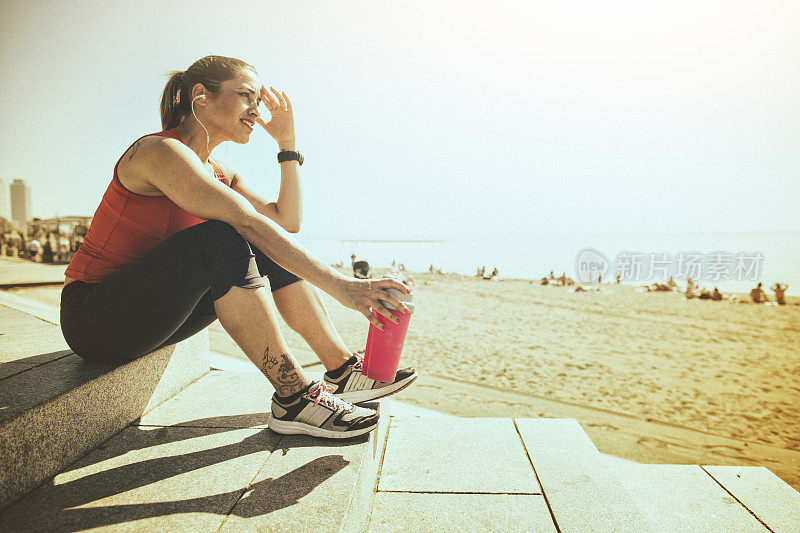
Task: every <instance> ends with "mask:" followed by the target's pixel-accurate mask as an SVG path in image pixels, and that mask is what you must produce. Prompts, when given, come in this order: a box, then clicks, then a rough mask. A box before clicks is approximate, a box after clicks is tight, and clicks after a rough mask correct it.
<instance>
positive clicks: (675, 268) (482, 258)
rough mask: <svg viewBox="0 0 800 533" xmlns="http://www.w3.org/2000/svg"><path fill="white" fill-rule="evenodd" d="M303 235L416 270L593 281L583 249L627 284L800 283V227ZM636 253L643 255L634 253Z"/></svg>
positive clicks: (326, 249) (340, 252)
mask: <svg viewBox="0 0 800 533" xmlns="http://www.w3.org/2000/svg"><path fill="white" fill-rule="evenodd" d="M298 238H299V240H300V241H301V242H302V243H303V244H304V245H306V246H307V247H308V248H309V250H310V251H311V252H312V253H313V254H314V255H317V256H319V257H320V258H322V259H324V260H325V261H326V262H329V263H331V264H333V263H338V262H340V261H341V262H342V263H343V264H345V265H349V263H348V261H349V260H350V255H351V254H355V255H356V259H357V260H366V261H368V262H369V263H370V265H371V266H372V267H376V268H388V267H390V266H391V263H392V261H395V263H396V264H400V263H402V264H404V266H405V267H406V269H407V270H409V271H412V272H425V271H428V269H429V267H430V266H431V265H432V266H433V267H434V269H441V270H442V271H443V272H445V273H457V274H463V275H474V274H475V273H476V270H477V269H478V268H479V267H482V266H486V267H487V272H490V271H491V270H492V269H494V268H497V269H498V270H499V273H500V274H499V275H500V277H506V278H516V279H532V280H536V279H540V278H541V277H543V276H547V275H548V274H549V272H550V271H551V270H552V271H553V272H554V274H555V275H556V276H559V275H561V273H565V274H566V275H567V276H568V277H571V278H572V279H574V280H576V281H579V282H581V281H583V282H588V281H589V279H588V278H587V277H586V275H585V272H584V273H583V274H581V271H580V270H579V265H578V261H579V256H580V255H581V254H582V252H584V251H586V250H589V251H591V252H593V253H596V254H599V255H600V256H601V257H602V258H603V259H605V260H606V262H607V263H608V267H607V270H606V274H605V275H604V276H603V281H613V280H614V277H615V275H616V273H617V272H620V273H621V274H622V278H623V279H622V283H626V284H635V285H647V284H651V283H653V282H657V281H666V279H667V278H668V277H669V276H670V275H671V276H673V277H674V279H675V280H676V281H677V282H678V283H679V284H685V280H686V278H687V277H689V276H687V274H692V273H695V274H696V273H697V272H700V275H699V276H697V275H695V276H691V277H693V279H694V281H696V282H698V283H699V285H701V286H705V287H707V288H708V289H711V288H713V287H715V286H716V287H719V289H720V290H722V291H728V292H747V291H749V290H750V289H751V288H752V287H754V286H755V285H756V283H758V282H759V281H761V282H763V283H764V284H765V285H766V287H764V288H765V289H768V288H769V287H770V286H772V284H773V283H775V282H780V283H783V284H788V285H789V289H788V290H787V294H790V295H791V294H795V293H796V292H795V291H796V290H797V288H798V286H800V274H798V269H797V260H798V259H800V253H798V251H797V243H798V242H800V230H776V231H761V230H752V231H726V232H722V231H696V232H682V233H681V232H638V233H637V232H628V233H616V234H614V233H609V232H606V233H597V234H586V233H576V232H560V233H544V232H535V233H534V232H516V233H505V234H501V233H489V232H487V233H480V234H473V235H469V234H457V235H450V236H446V235H441V234H429V235H426V236H421V235H413V236H410V237H408V238H394V237H385V236H384V237H376V236H365V237H363V238H358V237H354V236H346V237H330V236H322V235H317V236H314V235H300V234H298ZM633 256H636V258H635V259H631V258H632V257H633ZM692 258H693V259H694V261H693V262H692V260H691V259H692ZM626 262H628V263H638V264H639V267H640V268H639V270H638V272H634V271H633V270H634V269H633V268H630V265H628V268H626V266H625V264H624V263H626ZM698 264H700V266H698ZM692 265H694V268H693V267H692ZM651 267H652V269H651ZM737 267H739V268H738V271H737ZM747 267H749V269H748V268H747ZM698 268H699V270H698ZM665 273H666V275H662V274H665ZM582 275H583V278H581V276H582ZM592 279H594V278H592Z"/></svg>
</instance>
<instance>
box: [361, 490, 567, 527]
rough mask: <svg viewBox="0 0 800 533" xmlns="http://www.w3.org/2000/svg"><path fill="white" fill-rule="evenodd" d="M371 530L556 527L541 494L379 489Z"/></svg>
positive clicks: (371, 520)
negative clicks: (391, 490) (445, 492)
mask: <svg viewBox="0 0 800 533" xmlns="http://www.w3.org/2000/svg"><path fill="white" fill-rule="evenodd" d="M369 531H370V533H388V532H390V531H397V532H404V533H405V532H412V531H419V532H420V533H428V532H430V531H503V532H505V531H520V532H526V533H527V532H530V531H536V532H537V533H538V532H546V531H557V530H556V528H555V525H553V519H552V518H551V516H550V513H549V511H548V510H547V504H546V503H545V501H544V497H543V496H541V495H530V494H431V493H413V492H378V494H377V495H376V496H375V504H374V507H373V509H372V517H371V519H370V525H369Z"/></svg>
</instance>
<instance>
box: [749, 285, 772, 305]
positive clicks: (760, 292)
mask: <svg viewBox="0 0 800 533" xmlns="http://www.w3.org/2000/svg"><path fill="white" fill-rule="evenodd" d="M750 300H751V301H752V302H753V303H754V304H760V303H764V302H768V301H769V297H768V296H767V293H765V292H764V289H762V288H761V282H760V281H759V282H758V285H756V286H755V288H754V289H753V290H751V291H750Z"/></svg>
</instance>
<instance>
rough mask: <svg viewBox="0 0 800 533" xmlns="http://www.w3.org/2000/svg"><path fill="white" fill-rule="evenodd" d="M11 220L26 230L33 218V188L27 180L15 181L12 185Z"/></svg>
mask: <svg viewBox="0 0 800 533" xmlns="http://www.w3.org/2000/svg"><path fill="white" fill-rule="evenodd" d="M10 189H11V220H13V221H14V223H15V224H17V226H19V227H20V228H24V227H26V226H27V224H28V219H30V217H31V188H30V187H29V186H28V185H26V184H25V180H14V183H12V184H11V187H10Z"/></svg>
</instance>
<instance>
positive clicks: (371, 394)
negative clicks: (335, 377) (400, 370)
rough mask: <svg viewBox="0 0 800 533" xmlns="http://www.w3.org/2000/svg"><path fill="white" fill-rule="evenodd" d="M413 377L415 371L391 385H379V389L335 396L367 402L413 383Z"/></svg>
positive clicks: (355, 401) (352, 400)
mask: <svg viewBox="0 0 800 533" xmlns="http://www.w3.org/2000/svg"><path fill="white" fill-rule="evenodd" d="M415 379H417V373H416V372H414V373H413V374H411V375H410V376H408V377H407V378H406V379H403V380H400V381H398V382H396V383H392V384H391V385H386V386H385V387H381V388H379V389H367V390H353V391H349V392H342V393H340V394H336V396H337V397H338V398H341V399H342V400H344V401H346V402H350V403H362V402H368V401H370V400H377V399H378V398H383V397H384V396H389V395H390V394H394V393H395V392H400V391H401V390H403V389H405V388H406V387H408V386H409V385H411V383H413V382H414V380H415Z"/></svg>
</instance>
